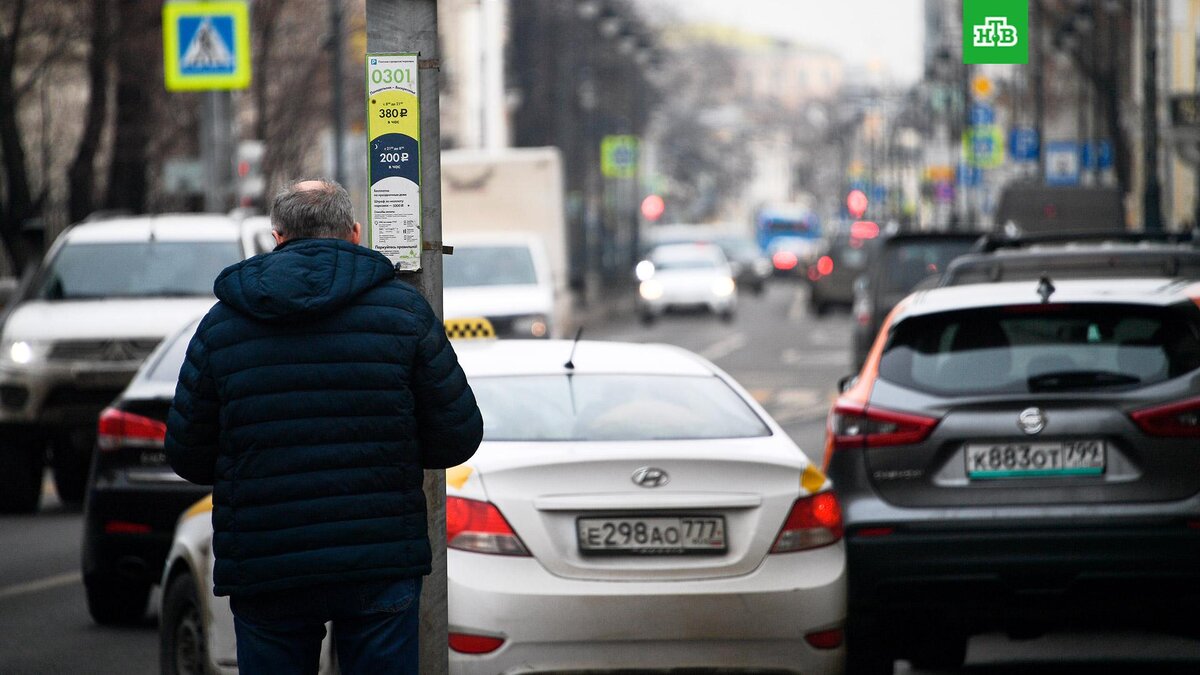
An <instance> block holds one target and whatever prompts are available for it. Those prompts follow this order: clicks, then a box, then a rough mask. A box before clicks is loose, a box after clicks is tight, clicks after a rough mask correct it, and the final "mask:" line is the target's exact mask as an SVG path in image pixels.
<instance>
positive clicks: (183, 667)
mask: <svg viewBox="0 0 1200 675" xmlns="http://www.w3.org/2000/svg"><path fill="white" fill-rule="evenodd" d="M158 636H159V649H158V654H159V671H160V672H161V673H162V675H205V674H207V673H208V672H209V671H208V640H207V637H206V636H205V633H204V617H203V615H202V614H201V612H200V601H199V599H198V598H197V597H196V583H195V581H194V580H193V579H192V577H191V575H190V574H180V575H179V576H177V577H175V578H174V579H172V580H171V583H170V584H169V585H168V587H167V591H166V593H164V594H163V603H162V618H161V619H160V624H159V629H158Z"/></svg>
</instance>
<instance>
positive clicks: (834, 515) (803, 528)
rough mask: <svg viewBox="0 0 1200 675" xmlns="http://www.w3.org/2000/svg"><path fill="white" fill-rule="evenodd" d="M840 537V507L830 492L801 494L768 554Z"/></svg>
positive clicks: (814, 544) (823, 544) (806, 547)
mask: <svg viewBox="0 0 1200 675" xmlns="http://www.w3.org/2000/svg"><path fill="white" fill-rule="evenodd" d="M841 538H842V507H841V506H839V505H838V501H837V497H835V496H834V495H833V493H832V492H821V493H818V494H815V495H811V496H808V497H801V498H800V499H797V500H796V503H795V504H792V511H791V513H789V514H788V517H787V520H786V521H784V523H783V529H781V530H780V531H779V536H778V537H775V544H774V545H773V546H771V553H788V552H790V551H805V550H808V549H811V548H818V547H821V546H828V545H829V544H832V543H834V542H835V541H837V540H838V539H841Z"/></svg>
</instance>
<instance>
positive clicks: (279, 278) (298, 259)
mask: <svg viewBox="0 0 1200 675" xmlns="http://www.w3.org/2000/svg"><path fill="white" fill-rule="evenodd" d="M394 277H395V271H394V268H393V267H392V263H391V262H389V261H388V259H387V257H386V256H384V255H383V254H381V253H379V252H377V251H373V250H371V249H369V248H366V247H363V246H359V245H357V244H351V243H350V242H348V241H342V240H341V239H298V240H293V241H289V242H286V243H284V244H283V245H281V246H279V247H278V248H276V249H275V250H274V251H272V252H271V253H265V254H263V255H257V256H254V257H253V258H250V259H248V260H243V261H242V262H240V263H237V264H235V265H231V266H230V267H227V268H226V269H225V270H224V271H223V272H221V274H220V275H219V276H217V281H216V284H215V285H214V287H213V290H214V291H215V292H216V294H217V297H218V298H219V299H220V300H221V301H222V302H224V303H226V304H228V305H230V306H232V307H234V308H235V309H237V310H238V311H240V312H242V313H244V314H248V315H250V316H253V317H255V318H257V319H264V320H287V319H290V318H293V317H301V316H313V315H320V314H326V313H329V312H333V311H336V310H337V309H339V308H341V307H343V306H344V305H346V304H347V303H349V302H350V301H351V300H353V299H354V298H355V297H357V296H359V295H360V294H362V293H363V292H365V291H367V290H368V289H371V288H374V287H375V286H378V285H380V284H383V283H386V282H387V281H388V280H390V279H392V278H394Z"/></svg>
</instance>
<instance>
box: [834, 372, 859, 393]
mask: <svg viewBox="0 0 1200 675" xmlns="http://www.w3.org/2000/svg"><path fill="white" fill-rule="evenodd" d="M856 382H858V373H853V374H851V375H846V376H844V377H842V378H840V379H838V381H837V388H838V393H839V394H844V393H846V392H847V391H850V388H851V387H853V386H854V385H855V383H856Z"/></svg>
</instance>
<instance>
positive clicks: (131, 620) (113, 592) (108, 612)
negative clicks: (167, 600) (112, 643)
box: [83, 577, 150, 626]
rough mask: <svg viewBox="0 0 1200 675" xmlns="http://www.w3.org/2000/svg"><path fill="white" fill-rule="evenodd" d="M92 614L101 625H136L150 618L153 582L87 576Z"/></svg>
mask: <svg viewBox="0 0 1200 675" xmlns="http://www.w3.org/2000/svg"><path fill="white" fill-rule="evenodd" d="M83 585H84V588H85V589H86V590H87V604H88V613H89V614H91V615H92V619H93V620H94V621H95V622H96V623H98V624H100V625H101V626H136V625H138V624H140V623H142V621H143V620H144V619H145V618H146V600H147V599H148V598H149V597H150V584H148V583H138V582H135V581H129V580H126V579H114V578H112V577H97V578H86V579H84V582H83Z"/></svg>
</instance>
